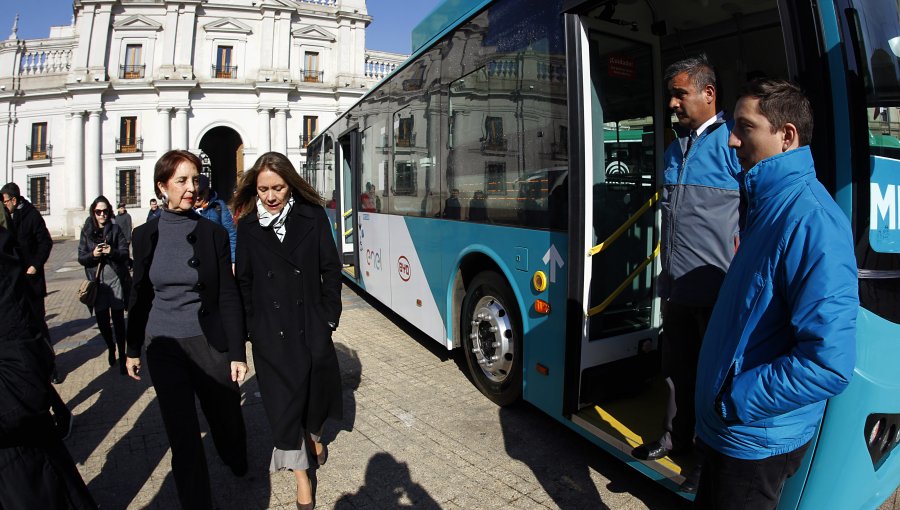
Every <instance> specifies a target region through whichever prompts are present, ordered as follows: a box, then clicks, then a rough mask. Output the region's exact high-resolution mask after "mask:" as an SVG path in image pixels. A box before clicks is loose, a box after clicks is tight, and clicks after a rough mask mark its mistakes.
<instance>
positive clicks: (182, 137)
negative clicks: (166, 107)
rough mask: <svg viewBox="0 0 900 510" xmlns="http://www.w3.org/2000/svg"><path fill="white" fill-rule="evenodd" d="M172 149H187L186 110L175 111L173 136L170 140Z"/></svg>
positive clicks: (177, 109) (178, 109)
mask: <svg viewBox="0 0 900 510" xmlns="http://www.w3.org/2000/svg"><path fill="white" fill-rule="evenodd" d="M172 145H173V146H174V147H173V148H174V149H184V150H187V149H188V109H187V108H176V109H175V136H174V139H173V140H172Z"/></svg>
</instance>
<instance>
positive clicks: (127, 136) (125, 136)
mask: <svg viewBox="0 0 900 510" xmlns="http://www.w3.org/2000/svg"><path fill="white" fill-rule="evenodd" d="M142 145H143V140H141V139H140V138H138V137H137V117H122V119H121V120H120V121H119V138H117V139H116V152H141V150H142V149H143V147H141V146H142Z"/></svg>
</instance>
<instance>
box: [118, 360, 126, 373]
mask: <svg viewBox="0 0 900 510" xmlns="http://www.w3.org/2000/svg"><path fill="white" fill-rule="evenodd" d="M126 373H128V371H127V370H125V358H119V375H125V374H126Z"/></svg>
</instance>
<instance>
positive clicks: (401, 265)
mask: <svg viewBox="0 0 900 510" xmlns="http://www.w3.org/2000/svg"><path fill="white" fill-rule="evenodd" d="M410 273H411V271H410V268H409V260H408V259H407V258H406V257H404V256H400V258H399V259H397V274H399V275H400V279H401V280H403V281H404V282H408V281H409V277H410Z"/></svg>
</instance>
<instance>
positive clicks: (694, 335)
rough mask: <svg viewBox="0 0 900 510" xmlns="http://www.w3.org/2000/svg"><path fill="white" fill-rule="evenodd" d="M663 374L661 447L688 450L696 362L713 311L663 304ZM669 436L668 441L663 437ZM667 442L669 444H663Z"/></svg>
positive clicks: (705, 308) (692, 416) (692, 431)
mask: <svg viewBox="0 0 900 510" xmlns="http://www.w3.org/2000/svg"><path fill="white" fill-rule="evenodd" d="M662 312H663V331H664V332H665V340H664V341H663V372H664V373H665V375H666V377H667V379H666V382H667V383H668V385H669V401H668V405H667V406H666V416H665V421H664V422H663V429H664V430H665V431H666V433H665V434H663V438H661V442H662V443H663V446H667V447H670V448H674V449H676V450H683V449H690V448H691V445H693V442H694V419H695V418H694V387H695V386H696V384H697V359H698V358H699V357H700V345H701V344H702V343H703V335H705V334H706V326H707V324H709V318H710V316H711V315H712V308H711V307H706V306H687V305H681V304H678V303H673V302H671V301H667V302H664V303H663V309H662ZM666 435H669V437H665V436H666ZM667 440H668V441H670V442H671V444H665V443H666V442H667Z"/></svg>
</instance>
